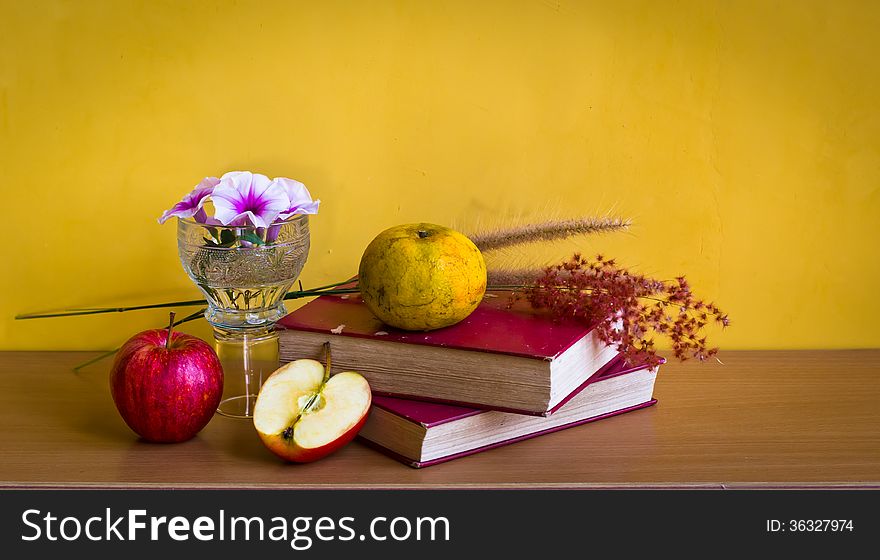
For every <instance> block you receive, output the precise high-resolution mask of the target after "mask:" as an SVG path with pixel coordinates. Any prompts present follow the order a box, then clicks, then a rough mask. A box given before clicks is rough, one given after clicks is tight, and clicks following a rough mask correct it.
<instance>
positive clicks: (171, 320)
mask: <svg viewBox="0 0 880 560" xmlns="http://www.w3.org/2000/svg"><path fill="white" fill-rule="evenodd" d="M170 315H171V317H170V318H169V319H168V338H167V339H165V348H169V347H170V346H171V329H173V328H174V311H172V312H171V313H170Z"/></svg>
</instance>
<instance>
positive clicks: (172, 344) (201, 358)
mask: <svg viewBox="0 0 880 560" xmlns="http://www.w3.org/2000/svg"><path fill="white" fill-rule="evenodd" d="M172 321H173V315H172ZM169 338H170V340H169ZM110 392H111V393H112V395H113V402H114V403H116V408H117V410H119V414H121V415H122V419H123V420H125V423H126V424H128V427H129V428H131V429H132V430H134V431H135V432H136V433H137V434H138V435H140V436H141V437H142V438H144V439H145V440H148V441H154V442H165V443H171V442H179V441H185V440H188V439H190V438H192V437H193V436H195V435H196V434H197V433H198V432H199V431H200V430H201V429H202V428H204V427H205V426H206V425H207V424H208V422H209V421H210V420H211V417H212V416H213V415H214V412H215V411H216V410H217V405H218V404H219V403H220V396H221V395H222V394H223V368H222V367H221V366H220V360H219V359H218V358H217V354H216V353H215V352H214V349H213V348H212V347H211V346H210V345H209V344H207V343H206V342H204V341H203V340H201V339H199V338H196V337H194V336H190V335H188V334H184V333H182V332H174V333H172V332H171V327H170V326H169V328H168V329H157V330H150V331H144V332H142V333H138V334H136V335H134V336H133V337H131V338H130V339H129V340H128V341H127V342H126V343H125V344H124V345H123V346H122V348H121V349H120V350H119V352H118V353H117V354H116V360H115V361H114V363H113V368H112V369H111V370H110Z"/></svg>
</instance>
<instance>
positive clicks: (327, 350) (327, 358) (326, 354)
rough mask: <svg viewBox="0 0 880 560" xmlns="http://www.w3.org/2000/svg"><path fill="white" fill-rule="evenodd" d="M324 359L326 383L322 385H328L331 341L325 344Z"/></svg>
mask: <svg viewBox="0 0 880 560" xmlns="http://www.w3.org/2000/svg"><path fill="white" fill-rule="evenodd" d="M324 357H325V364H324V381H323V382H322V384H324V383H327V381H328V380H329V379H330V341H329V340H328V341H327V342H325V343H324Z"/></svg>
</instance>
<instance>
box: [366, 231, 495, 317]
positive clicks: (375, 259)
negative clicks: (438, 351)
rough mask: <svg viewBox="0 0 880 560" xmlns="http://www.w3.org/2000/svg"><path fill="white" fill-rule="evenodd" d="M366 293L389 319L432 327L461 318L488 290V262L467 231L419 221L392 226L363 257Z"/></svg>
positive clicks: (375, 311)
mask: <svg viewBox="0 0 880 560" xmlns="http://www.w3.org/2000/svg"><path fill="white" fill-rule="evenodd" d="M358 283H359V286H360V292H361V297H362V298H363V300H364V303H366V304H367V307H369V308H370V311H372V312H373V314H375V315H376V317H378V318H379V319H381V320H382V321H383V322H384V323H386V324H388V325H390V326H392V327H397V328H399V329H404V330H408V331H429V330H433V329H439V328H442V327H448V326H450V325H454V324H455V323H458V322H459V321H461V320H462V319H464V318H465V317H467V316H468V315H470V314H471V312H473V310H474V309H476V308H477V306H478V305H479V304H480V301H481V300H482V299H483V294H485V293H486V263H485V261H484V260H483V255H482V253H480V250H479V249H477V246H476V245H474V244H473V242H472V241H471V240H470V239H468V238H467V237H466V236H465V235H463V234H461V233H459V232H457V231H455V230H453V229H450V228H448V227H444V226H438V225H436V224H428V223H419V224H405V225H400V226H395V227H393V228H390V229H387V230H385V231H383V232H382V233H380V234H379V235H377V236H376V238H375V239H373V241H372V242H371V243H370V244H369V246H368V247H367V249H366V250H365V251H364V254H363V256H362V257H361V264H360V268H359V271H358Z"/></svg>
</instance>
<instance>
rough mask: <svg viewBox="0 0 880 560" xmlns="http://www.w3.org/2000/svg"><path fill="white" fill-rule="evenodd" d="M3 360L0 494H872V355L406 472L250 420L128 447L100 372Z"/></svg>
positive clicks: (731, 381)
mask: <svg viewBox="0 0 880 560" xmlns="http://www.w3.org/2000/svg"><path fill="white" fill-rule="evenodd" d="M93 355H95V354H94V353H88V352H4V353H0V425H2V426H3V429H2V431H0V449H2V462H0V486H2V487H7V488H8V487H158V488H217V487H219V488H228V487H233V488H237V487H244V488H253V487H286V488H290V487H307V488H325V487H332V488H399V487H406V488H449V487H462V488H469V487H492V488H503V487H511V486H513V487H523V488H536V487H542V488H569V487H595V488H604V487H676V488H678V487H708V488H737V487H756V486H757V487H767V486H770V487H776V486H781V487H826V486H827V487H840V486H844V487H850V486H852V487H873V488H877V487H880V406H878V405H880V350H847V351H773V352H763V351H742V352H726V353H724V354H723V355H722V356H721V357H722V359H723V360H724V363H725V365H719V364H717V363H712V364H696V363H693V364H692V363H687V364H684V365H682V364H677V363H669V364H667V365H665V366H663V367H662V368H661V370H660V375H659V376H658V380H657V386H656V390H655V396H656V397H657V398H658V399H659V403H658V404H657V405H656V406H654V407H651V408H648V409H645V410H641V411H637V412H633V413H630V414H625V415H622V416H618V417H614V418H610V419H607V420H603V421H601V422H596V423H594V424H588V425H585V426H580V427H576V428H572V429H569V430H564V431H561V432H557V433H554V434H550V435H546V436H543V437H539V438H535V439H532V440H529V441H524V442H521V443H517V444H515V445H510V446H506V447H502V448H499V449H495V450H492V451H488V452H484V453H480V454H477V455H474V456H471V457H466V458H463V459H458V460H455V461H451V462H449V463H445V464H441V465H436V466H433V467H429V468H426V469H422V470H415V469H411V468H409V467H407V466H404V465H402V464H400V463H398V462H396V461H393V460H391V459H389V458H387V457H385V456H384V455H382V454H380V453H378V452H376V451H373V450H371V449H369V448H367V447H365V446H364V445H362V444H360V443H357V442H355V443H352V444H351V445H349V446H347V447H346V448H344V449H342V450H341V451H339V452H337V453H336V454H334V455H331V456H329V457H327V458H326V459H324V460H322V461H319V462H317V463H312V464H308V465H291V464H285V463H282V462H281V461H279V460H278V459H276V458H275V456H274V455H272V454H271V453H269V452H268V451H267V450H266V449H265V448H264V447H263V446H262V444H261V443H260V441H259V439H258V438H257V435H256V432H255V431H254V429H253V426H252V424H251V423H250V422H248V421H245V420H232V419H228V418H223V417H219V416H215V417H214V419H213V420H212V421H211V423H210V424H209V425H208V427H207V428H205V430H203V431H202V432H201V433H200V434H199V435H198V436H197V437H196V438H195V439H193V440H191V441H188V442H186V443H181V444H171V445H160V444H150V443H145V442H142V441H139V440H138V438H137V437H136V436H135V435H134V434H133V433H132V432H131V431H129V429H128V428H127V427H126V426H125V424H124V423H123V421H122V419H121V418H120V416H119V415H118V414H117V412H116V409H115V408H114V406H113V401H112V400H111V398H110V393H109V389H108V371H109V361H104V362H100V363H99V364H96V365H93V366H90V367H89V368H87V369H86V370H83V371H82V372H80V373H78V374H77V373H73V372H72V371H71V367H72V366H73V365H75V364H77V363H80V362H82V361H85V360H86V359H88V358H89V357H91V356H93Z"/></svg>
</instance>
